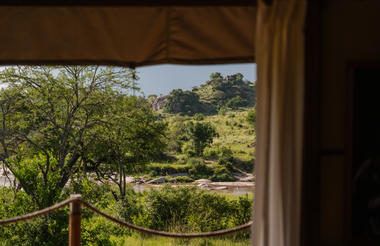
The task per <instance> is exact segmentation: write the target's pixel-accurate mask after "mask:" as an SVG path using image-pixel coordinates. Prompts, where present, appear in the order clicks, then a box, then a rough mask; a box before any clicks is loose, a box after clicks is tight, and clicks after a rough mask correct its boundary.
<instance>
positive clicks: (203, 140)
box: [188, 121, 218, 156]
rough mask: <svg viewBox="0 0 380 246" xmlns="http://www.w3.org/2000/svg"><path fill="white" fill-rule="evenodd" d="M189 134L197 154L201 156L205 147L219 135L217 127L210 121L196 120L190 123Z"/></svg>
mask: <svg viewBox="0 0 380 246" xmlns="http://www.w3.org/2000/svg"><path fill="white" fill-rule="evenodd" d="M188 134H189V139H190V141H191V142H192V144H193V146H194V150H195V154H196V155H197V156H201V155H202V154H203V150H204V148H205V147H207V146H209V145H210V144H211V143H212V142H213V138H214V137H218V133H217V132H216V130H215V127H214V126H212V125H211V124H210V123H209V122H205V123H202V122H196V123H195V124H194V123H193V122H192V121H190V122H189V125H188Z"/></svg>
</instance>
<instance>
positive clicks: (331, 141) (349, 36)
mask: <svg viewBox="0 0 380 246" xmlns="http://www.w3.org/2000/svg"><path fill="white" fill-rule="evenodd" d="M379 9H380V2H379V1H376V0H367V1H355V0H348V1H340V0H335V1H326V3H325V6H324V7H323V8H322V33H321V34H322V43H321V44H322V60H321V82H322V83H321V90H320V92H319V97H320V98H319V102H320V110H321V111H320V112H321V114H320V115H321V118H320V123H319V124H320V129H321V138H320V152H319V153H320V163H319V165H320V166H319V171H320V173H319V174H320V177H321V180H320V181H321V185H320V198H321V200H320V213H321V214H320V241H321V243H320V245H323V246H330V245H335V246H339V245H347V242H344V240H345V208H346V204H345V203H346V202H347V201H346V198H345V185H344V183H345V181H344V180H345V172H346V169H347V168H348V167H347V165H348V162H347V161H346V160H345V152H346V151H347V149H345V142H346V141H347V136H345V126H346V125H347V122H346V113H347V112H345V101H346V98H345V93H346V89H347V88H346V86H347V65H348V64H349V63H350V62H361V61H366V62H368V61H379V60H380V46H379V43H380V32H379V23H380V15H379V14H378V10H379ZM319 174H318V173H316V174H315V175H319ZM361 245H363V244H361Z"/></svg>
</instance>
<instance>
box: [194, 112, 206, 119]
mask: <svg viewBox="0 0 380 246" xmlns="http://www.w3.org/2000/svg"><path fill="white" fill-rule="evenodd" d="M193 119H194V120H196V121H201V120H204V119H205V116H204V115H203V114H199V113H197V114H195V115H194V116H193Z"/></svg>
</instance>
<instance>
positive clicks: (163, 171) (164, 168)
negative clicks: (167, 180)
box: [147, 164, 190, 177]
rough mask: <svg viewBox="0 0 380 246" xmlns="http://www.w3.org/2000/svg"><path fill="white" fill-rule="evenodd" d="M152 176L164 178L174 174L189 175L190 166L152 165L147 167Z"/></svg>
mask: <svg viewBox="0 0 380 246" xmlns="http://www.w3.org/2000/svg"><path fill="white" fill-rule="evenodd" d="M147 168H148V170H149V171H150V173H151V176H153V177H154V176H164V175H168V174H174V173H187V172H188V171H189V168H190V165H173V164H151V165H148V166H147Z"/></svg>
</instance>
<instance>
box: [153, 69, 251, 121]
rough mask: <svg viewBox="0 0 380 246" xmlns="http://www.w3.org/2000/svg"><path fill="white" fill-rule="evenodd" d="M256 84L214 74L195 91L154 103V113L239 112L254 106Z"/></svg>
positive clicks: (178, 91) (175, 92) (180, 92)
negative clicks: (230, 110) (157, 111)
mask: <svg viewBox="0 0 380 246" xmlns="http://www.w3.org/2000/svg"><path fill="white" fill-rule="evenodd" d="M255 98H256V87H255V83H252V82H250V81H248V80H244V78H243V75H242V74H240V73H237V74H233V75H227V76H226V77H223V76H222V75H221V73H218V72H216V73H212V74H211V75H210V78H209V80H207V81H206V82H205V83H204V84H202V85H200V86H199V87H193V89H192V90H191V91H183V90H181V89H175V90H173V91H172V92H171V93H170V94H169V95H167V96H161V97H155V98H151V99H150V104H151V105H152V108H153V109H154V110H161V109H163V110H164V111H165V112H168V113H173V114H183V115H194V114H196V113H203V114H215V113H217V112H218V111H219V110H220V109H222V108H230V109H238V108H240V107H250V106H254V104H255Z"/></svg>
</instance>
